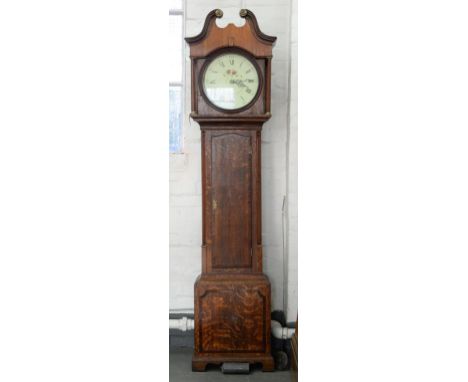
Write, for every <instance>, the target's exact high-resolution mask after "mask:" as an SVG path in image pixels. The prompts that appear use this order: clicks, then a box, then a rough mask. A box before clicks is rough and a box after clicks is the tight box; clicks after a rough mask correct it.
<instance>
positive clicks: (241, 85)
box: [202, 53, 260, 110]
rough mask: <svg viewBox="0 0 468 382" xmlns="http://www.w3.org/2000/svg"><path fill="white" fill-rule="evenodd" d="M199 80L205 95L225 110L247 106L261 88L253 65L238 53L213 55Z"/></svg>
mask: <svg viewBox="0 0 468 382" xmlns="http://www.w3.org/2000/svg"><path fill="white" fill-rule="evenodd" d="M202 83H203V91H204V93H205V95H206V97H207V98H208V99H209V100H210V101H211V102H212V103H213V104H214V105H215V106H217V107H219V108H221V109H225V110H236V109H240V108H242V107H244V106H246V105H248V104H249V103H250V102H252V100H253V99H254V98H255V97H256V95H257V93H258V90H259V87H260V80H259V76H258V72H257V69H256V68H255V66H254V64H253V63H252V62H251V61H250V60H249V59H248V58H246V57H244V56H243V55H241V54H237V53H225V54H221V55H219V56H217V57H216V58H214V59H213V60H212V61H211V62H210V63H209V64H208V66H207V68H206V70H205V73H204V77H203V81H202Z"/></svg>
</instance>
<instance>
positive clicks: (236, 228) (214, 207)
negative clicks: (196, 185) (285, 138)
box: [210, 132, 252, 268]
mask: <svg viewBox="0 0 468 382" xmlns="http://www.w3.org/2000/svg"><path fill="white" fill-rule="evenodd" d="M210 168H211V198H212V200H211V224H212V229H211V241H212V246H211V250H212V252H211V266H212V267H213V268H250V267H251V265H252V137H251V133H250V132H243V133H242V132H221V133H217V134H212V135H211V166H210Z"/></svg>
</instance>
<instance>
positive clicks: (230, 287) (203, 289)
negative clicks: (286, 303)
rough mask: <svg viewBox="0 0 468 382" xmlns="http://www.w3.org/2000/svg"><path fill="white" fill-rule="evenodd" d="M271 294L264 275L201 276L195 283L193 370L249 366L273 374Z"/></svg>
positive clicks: (268, 283)
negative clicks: (210, 366) (231, 364)
mask: <svg viewBox="0 0 468 382" xmlns="http://www.w3.org/2000/svg"><path fill="white" fill-rule="evenodd" d="M270 293H271V292H270V282H269V281H268V278H267V277H266V276H265V275H263V274H262V273H250V274H211V275H206V274H204V275H201V276H200V277H199V278H198V279H197V281H196V283H195V320H194V321H195V332H194V337H195V351H194V355H193V358H192V370H194V371H204V370H205V368H206V365H207V364H216V365H219V364H221V363H223V362H248V363H250V364H255V363H261V364H262V368H263V371H272V370H273V369H274V362H273V357H272V356H271V345H270V324H271V318H270V315H271V308H270V304H271V303H270Z"/></svg>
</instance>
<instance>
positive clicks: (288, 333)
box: [169, 317, 295, 340]
mask: <svg viewBox="0 0 468 382" xmlns="http://www.w3.org/2000/svg"><path fill="white" fill-rule="evenodd" d="M193 328H194V321H193V319H192V318H187V317H182V318H178V319H170V320H169V329H177V330H182V331H183V332H186V331H187V330H193ZM294 331H295V329H294V328H286V327H284V328H283V327H282V326H281V324H280V323H279V322H278V321H275V320H271V334H272V335H273V337H275V338H278V339H282V340H286V339H290V338H291V337H292V336H293V334H294Z"/></svg>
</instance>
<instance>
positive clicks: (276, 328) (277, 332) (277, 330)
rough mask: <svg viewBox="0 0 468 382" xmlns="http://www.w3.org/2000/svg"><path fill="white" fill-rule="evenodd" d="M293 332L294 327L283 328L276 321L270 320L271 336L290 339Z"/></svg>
mask: <svg viewBox="0 0 468 382" xmlns="http://www.w3.org/2000/svg"><path fill="white" fill-rule="evenodd" d="M294 332H295V329H294V328H287V327H284V328H283V327H282V326H281V324H280V323H279V322H278V321H275V320H271V334H273V337H275V338H279V339H282V340H286V339H290V338H291V337H292V336H293V334H294Z"/></svg>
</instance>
